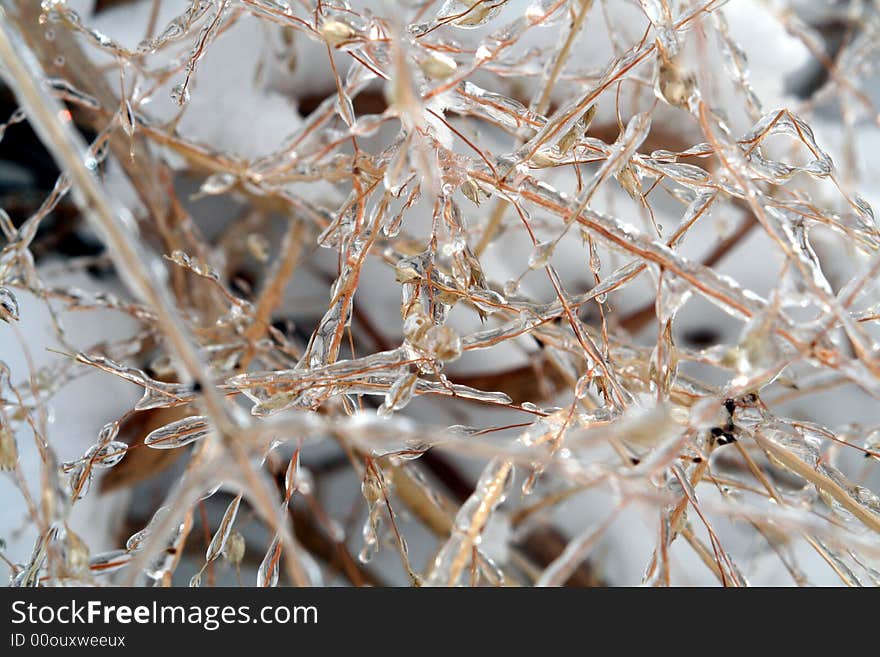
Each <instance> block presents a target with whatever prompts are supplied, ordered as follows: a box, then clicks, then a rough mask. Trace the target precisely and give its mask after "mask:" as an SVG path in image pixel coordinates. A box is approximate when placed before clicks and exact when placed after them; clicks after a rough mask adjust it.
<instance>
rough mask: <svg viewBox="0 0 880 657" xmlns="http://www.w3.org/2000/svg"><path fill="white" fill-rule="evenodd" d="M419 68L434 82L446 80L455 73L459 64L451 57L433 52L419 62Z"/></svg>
mask: <svg viewBox="0 0 880 657" xmlns="http://www.w3.org/2000/svg"><path fill="white" fill-rule="evenodd" d="M419 68H421V69H422V72H423V73H424V74H425V75H427V76H428V77H429V78H431V79H432V80H445V79H446V78H448V77H450V76H451V75H452V74H453V73H455V70H456V69H457V68H458V64H456V63H455V60H454V59H452V57H450V56H449V55H445V54H443V53H440V52H433V53H431V54H430V55H428V56H427V57H425V58H424V59H422V60H421V61H419Z"/></svg>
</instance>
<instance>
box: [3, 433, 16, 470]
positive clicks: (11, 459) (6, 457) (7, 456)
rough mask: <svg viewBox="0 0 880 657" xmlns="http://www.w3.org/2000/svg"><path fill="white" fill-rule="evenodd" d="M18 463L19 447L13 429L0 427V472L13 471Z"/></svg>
mask: <svg viewBox="0 0 880 657" xmlns="http://www.w3.org/2000/svg"><path fill="white" fill-rule="evenodd" d="M16 463H18V447H17V446H16V444H15V436H14V435H13V433H12V429H10V428H9V427H7V426H2V427H0V470H13V469H14V468H15V464H16Z"/></svg>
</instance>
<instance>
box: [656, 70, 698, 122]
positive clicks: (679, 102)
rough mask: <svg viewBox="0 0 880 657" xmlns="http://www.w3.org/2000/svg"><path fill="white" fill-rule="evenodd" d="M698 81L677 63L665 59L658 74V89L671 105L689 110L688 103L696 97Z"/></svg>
mask: <svg viewBox="0 0 880 657" xmlns="http://www.w3.org/2000/svg"><path fill="white" fill-rule="evenodd" d="M696 87H697V79H696V77H695V76H694V74H693V73H690V72H688V71H686V70H684V69H683V68H682V67H681V66H679V65H678V64H677V63H676V62H674V61H672V60H669V59H664V60H663V61H662V62H661V63H660V70H659V71H658V73H657V89H658V91H659V92H660V93H659V95H660V97H661V98H662V99H663V100H665V101H666V102H667V103H669V104H670V105H674V106H675V107H680V108H682V109H684V110H686V109H688V101H689V100H690V98H691V96H693V95H694V91H695V90H696Z"/></svg>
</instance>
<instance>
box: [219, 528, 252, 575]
mask: <svg viewBox="0 0 880 657" xmlns="http://www.w3.org/2000/svg"><path fill="white" fill-rule="evenodd" d="M246 547H247V543H246V541H245V540H244V536H242V535H241V534H240V533H239V532H237V531H233V532H232V533H231V534H229V538H227V539H226V547H225V548H223V556H224V557H226V559H227V561H229V563H231V564H232V565H233V566H237V565H238V564H240V563H241V562H242V560H244V551H245V548H246Z"/></svg>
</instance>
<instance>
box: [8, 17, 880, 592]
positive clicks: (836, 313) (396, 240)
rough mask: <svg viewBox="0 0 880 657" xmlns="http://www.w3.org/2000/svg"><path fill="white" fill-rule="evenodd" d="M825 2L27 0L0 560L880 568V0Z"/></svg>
mask: <svg viewBox="0 0 880 657" xmlns="http://www.w3.org/2000/svg"><path fill="white" fill-rule="evenodd" d="M817 4H818V3H817ZM822 4H825V3H822ZM827 4H828V5H829V7H827V8H825V9H823V10H822V11H818V10H817V9H816V7H815V6H814V5H813V3H804V2H799V1H791V2H785V1H780V2H775V1H774V2H771V1H766V2H761V1H759V0H730V1H729V2H726V3H725V2H724V1H722V0H637V1H636V0H632V1H624V0H530V1H523V0H405V1H404V0H401V1H397V2H394V1H391V0H388V1H385V2H381V1H378V0H376V1H369V0H351V1H348V0H295V1H294V0H291V1H290V2H287V1H285V0H189V1H183V0H178V1H176V2H175V1H170V0H166V1H165V2H160V1H159V0H103V1H102V0H97V1H95V2H90V1H88V0H79V1H75V0H44V1H43V2H42V3H37V2H34V1H33V0H4V2H2V4H0V7H2V8H0V64H2V66H0V75H2V77H3V79H4V80H5V82H6V84H7V85H8V87H9V89H10V91H11V94H13V95H14V98H15V101H14V103H13V106H12V110H11V112H10V113H9V115H8V116H7V117H0V120H3V121H5V123H2V124H0V136H3V139H4V140H5V141H8V140H9V139H10V138H11V137H12V136H14V135H16V134H23V133H21V132H16V131H23V130H24V129H25V128H26V127H27V126H30V128H32V129H33V131H34V132H35V133H36V135H37V136H38V138H39V141H40V142H41V143H42V147H44V148H45V149H46V151H48V154H49V155H51V158H52V160H53V161H54V163H55V165H57V171H54V172H53V176H57V178H53V180H55V182H54V185H50V186H48V187H47V188H46V189H43V188H39V187H37V188H38V189H39V191H40V194H41V196H40V198H39V201H38V202H37V203H33V202H30V201H28V202H24V201H23V200H22V199H23V198H25V197H27V198H32V197H33V195H34V189H29V191H28V194H25V193H24V192H23V191H22V190H21V189H20V188H15V189H17V190H18V191H16V192H15V193H8V194H5V196H4V197H3V200H2V202H3V205H4V206H7V205H8V207H7V210H8V212H7V210H4V211H2V212H0V228H2V233H3V237H4V240H5V241H4V244H3V251H2V255H0V320H2V322H3V323H2V325H0V329H2V333H0V335H2V343H3V347H2V351H0V357H3V358H4V359H12V358H13V357H15V362H16V363H17V364H16V366H15V367H11V366H9V365H7V364H6V363H3V362H0V470H2V471H3V473H2V474H3V477H4V478H5V481H4V486H6V487H5V488H2V489H0V490H2V495H3V502H4V506H6V507H8V508H9V509H10V513H11V515H8V516H3V518H4V521H3V523H2V524H0V536H2V537H3V538H4V539H5V542H4V547H3V548H2V558H3V561H4V563H5V567H6V568H7V570H8V574H9V578H10V581H11V582H12V583H13V584H14V585H18V586H53V585H61V584H68V583H78V584H108V583H122V584H142V585H171V584H182V585H186V584H187V583H188V584H189V585H192V586H205V585H211V584H214V583H217V582H220V581H227V580H229V581H236V582H239V583H241V584H245V585H257V586H275V585H280V584H292V585H297V586H308V585H321V584H325V583H332V582H346V583H350V584H352V585H355V586H361V585H370V584H373V585H388V584H409V585H418V586H432V585H437V586H451V585H453V586H454V585H470V586H482V585H491V586H506V585H542V586H543V585H563V584H566V583H567V584H572V585H594V584H635V583H644V584H650V585H658V586H667V585H675V584H690V583H708V582H712V581H714V582H717V583H718V584H721V585H724V586H744V585H748V584H749V583H758V584H768V583H770V584H796V585H804V584H809V583H820V584H826V583H843V584H846V585H877V584H880V540H878V539H880V498H878V496H877V494H876V493H875V492H874V491H877V490H878V486H880V468H878V461H880V413H878V412H877V410H878V409H880V407H878V405H877V399H878V398H880V352H878V349H880V346H878V343H877V340H878V337H880V330H878V329H880V326H878V320H880V314H878V307H880V296H878V294H880V289H878V287H877V284H876V281H877V278H878V272H880V231H878V227H877V224H876V221H875V217H874V213H873V211H872V208H871V200H872V198H875V199H876V198H878V197H880V194H878V189H877V187H876V184H877V183H876V180H877V179H878V178H877V175H878V173H880V171H878V169H880V160H878V159H877V153H878V152H880V150H878V148H876V147H877V146H880V143H877V142H878V135H880V132H878V130H880V111H878V108H877V105H878V102H880V77H878V72H877V63H878V62H880V53H878V50H880V6H878V4H877V3H876V2H870V1H869V0H847V1H841V2H837V3H827ZM2 143H3V142H0V144H2ZM32 147H33V148H36V145H35V144H34V145H33V146H32ZM5 152H6V151H4V153H5ZM10 157H11V156H10ZM4 158H6V156H4ZM7 159H9V158H7ZM13 159H14V158H13ZM872 185H873V186H872ZM32 187H35V185H32ZM62 219H63V221H62ZM65 222H66V223H65ZM63 231H67V232H66V233H65V232H63ZM71 231H72V232H73V233H75V234H76V235H78V236H79V238H78V239H81V240H89V239H91V240H94V239H96V238H97V239H99V240H100V244H101V245H102V247H101V248H100V249H98V251H97V252H96V253H90V254H82V253H74V254H71V253H70V252H69V250H65V249H63V248H61V247H60V246H59V244H60V243H61V239H62V238H63V237H64V235H66V234H68V233H70V232H71ZM87 272H92V273H91V274H89V273H87ZM74 280H77V281H85V283H84V284H83V285H82V286H79V285H77V286H74V285H73V281H74ZM73 315H76V316H77V317H83V316H87V317H88V316H95V317H98V318H99V319H97V320H96V321H94V322H93V323H92V324H91V327H92V328H91V329H90V330H89V331H84V332H80V333H84V335H79V334H77V335H73V334H72V332H71V331H69V330H68V328H67V323H68V321H69V320H71V318H72V316H73ZM110 327H115V328H116V329H117V330H116V332H115V334H113V335H111V334H110V333H108V330H109V328H110ZM46 331H50V332H51V335H52V344H51V345H50V346H49V349H48V350H47V349H46V348H45V345H44V344H43V342H44V341H43V340H42V338H41V337H39V336H41V335H43V334H45V332H46ZM120 332H121V333H122V334H123V335H119V333H120ZM35 351H39V352H40V353H39V354H35V353H33V352H35ZM44 352H45V353H44ZM35 356H38V357H39V358H38V360H35ZM87 375H88V376H90V378H89V381H90V384H89V385H88V386H83V388H84V390H83V392H82V393H81V394H83V395H88V396H89V398H92V399H101V400H102V403H104V404H105V405H104V406H100V405H99V406H98V407H97V408H98V410H96V411H95V412H94V413H95V415H97V414H101V416H100V417H90V418H89V419H90V420H94V422H93V424H94V425H95V430H94V433H93V434H91V435H94V436H95V438H94V439H92V438H91V437H89V438H88V439H87V440H86V441H85V442H83V440H82V436H81V435H79V433H80V432H79V431H73V430H72V428H71V426H70V425H67V424H66V417H67V415H68V414H73V413H74V412H75V411H74V410H73V409H72V408H71V406H70V405H69V404H68V405H67V406H64V405H63V404H61V402H60V399H61V398H63V397H64V394H65V391H66V390H68V389H70V387H71V386H76V385H77V384H78V382H79V381H81V379H82V378H83V377H84V376H87ZM117 384H118V385H117ZM111 385H114V386H116V387H115V388H112V390H118V389H120V388H119V386H122V389H124V390H127V391H129V392H130V391H131V390H135V391H137V395H136V396H135V398H134V399H132V400H131V403H129V400H127V399H124V398H123V397H121V396H117V394H116V393H115V392H107V390H110V388H109V386H111ZM102 390H105V392H103V393H102ZM111 402H112V403H111ZM101 409H103V410H101ZM101 427H102V428H101ZM74 434H77V435H74ZM25 444H26V445H27V446H28V448H27V450H25V447H24V446H25ZM111 490H115V491H116V493H115V495H117V497H112V496H111V495H110V493H109V492H108V491H111ZM119 491H128V494H127V496H126V495H124V494H122V497H119V495H120V493H119ZM111 498H112V499H113V500H114V501H113V504H112V505H111V504H110V501H109V500H110V499H111ZM82 509H87V511H81V510H82ZM77 513H80V515H79V516H78V515H77ZM83 514H85V515H83ZM6 518H9V521H7V520H6ZM85 526H89V527H90V528H91V530H90V532H89V533H90V534H91V535H90V536H87V535H86V533H85V532H86V530H85V529H84V527H85ZM98 528H100V531H98ZM22 537H26V538H27V543H26V542H25V541H24V539H23V538H22Z"/></svg>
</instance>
